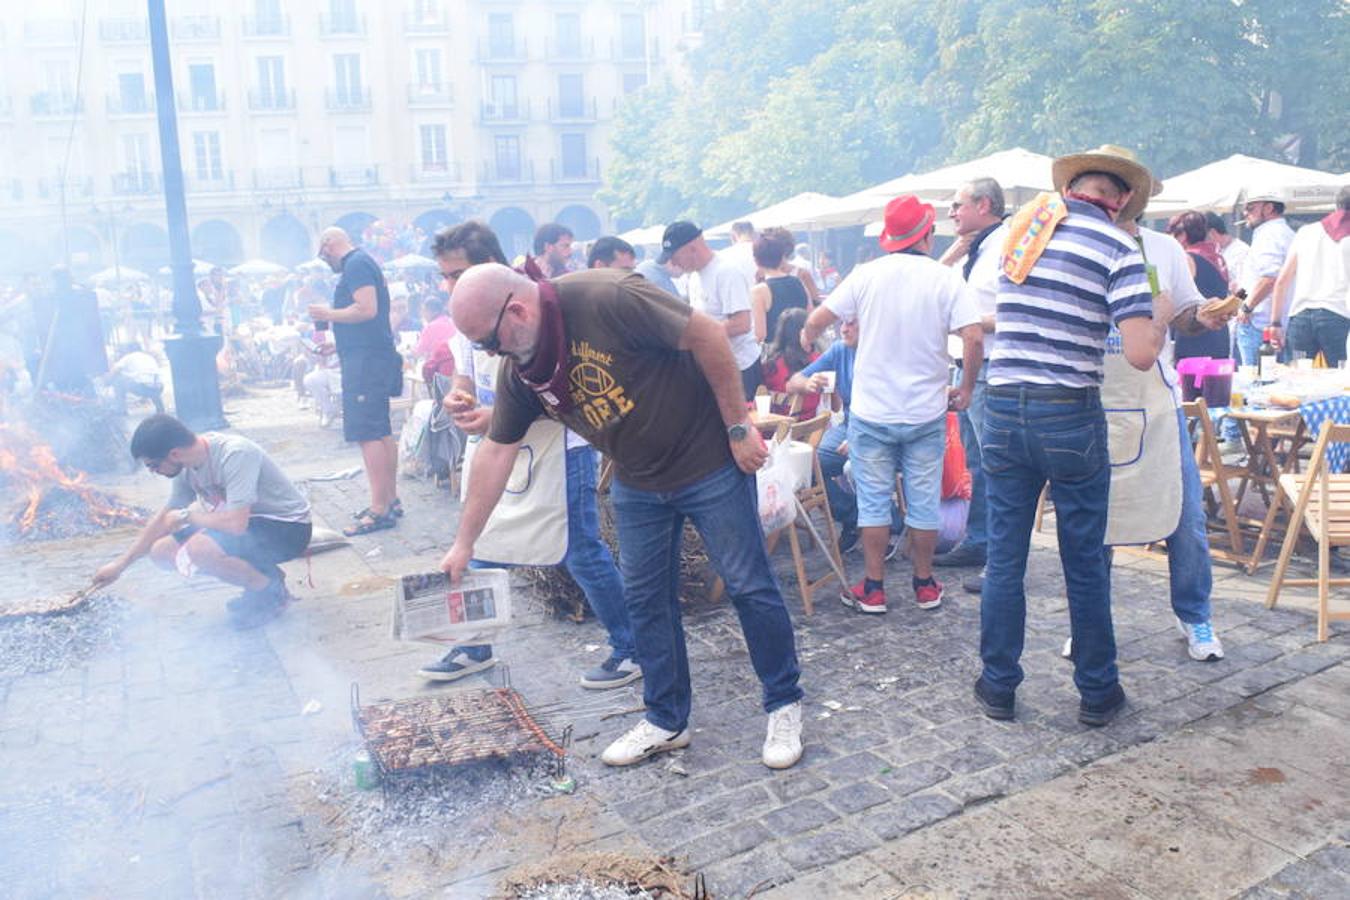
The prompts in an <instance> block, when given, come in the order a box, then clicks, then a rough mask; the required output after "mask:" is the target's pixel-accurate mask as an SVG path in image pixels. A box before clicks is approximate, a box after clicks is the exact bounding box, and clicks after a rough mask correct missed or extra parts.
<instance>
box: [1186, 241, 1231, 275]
mask: <svg viewBox="0 0 1350 900" xmlns="http://www.w3.org/2000/svg"><path fill="white" fill-rule="evenodd" d="M1186 252H1187V253H1190V254H1193V255H1195V256H1198V257H1200V258H1201V259H1203V260H1204V261H1205V262H1207V263H1209V264H1210V265H1211V266H1213V267H1214V268H1216V269H1218V270H1219V274H1220V275H1221V276H1222V277H1223V281H1224V284H1227V283H1228V281H1229V278H1228V264H1227V263H1226V262H1224V261H1223V255H1222V254H1220V253H1219V245H1218V244H1216V243H1214V242H1213V241H1200V242H1199V243H1196V244H1190V245H1189V246H1187V247H1186Z"/></svg>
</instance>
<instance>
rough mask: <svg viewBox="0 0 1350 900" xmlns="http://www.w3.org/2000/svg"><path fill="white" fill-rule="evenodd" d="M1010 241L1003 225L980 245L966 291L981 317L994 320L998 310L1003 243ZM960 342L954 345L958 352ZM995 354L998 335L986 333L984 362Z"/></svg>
mask: <svg viewBox="0 0 1350 900" xmlns="http://www.w3.org/2000/svg"><path fill="white" fill-rule="evenodd" d="M1007 237H1008V224H1007V223H1006V222H1005V223H1003V224H1002V225H1000V226H998V227H997V228H995V229H994V230H993V231H991V232H989V235H988V236H987V237H985V239H984V240H982V241H980V252H979V255H977V256H976V257H975V265H973V266H971V267H970V278H969V279H968V280H967V281H966V290H967V291H969V292H970V296H971V299H972V300H974V301H975V308H976V309H978V310H979V311H980V316H981V317H983V316H992V315H994V313H995V312H996V311H997V310H998V276H999V275H1000V274H1001V273H1002V271H1003V268H1002V266H1001V265H1000V263H1001V262H1002V258H1003V242H1004V240H1006V239H1007ZM959 344H960V342H959V341H958V342H956V343H953V344H952V347H953V348H955V347H956V346H958V345H959ZM993 352H994V333H993V332H992V331H986V332H985V333H984V358H985V359H988V358H989V355H990V354H991V353H993Z"/></svg>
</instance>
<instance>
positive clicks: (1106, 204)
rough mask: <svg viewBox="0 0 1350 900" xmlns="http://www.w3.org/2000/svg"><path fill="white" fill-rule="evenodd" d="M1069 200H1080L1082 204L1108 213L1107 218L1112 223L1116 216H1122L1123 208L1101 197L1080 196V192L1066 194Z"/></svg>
mask: <svg viewBox="0 0 1350 900" xmlns="http://www.w3.org/2000/svg"><path fill="white" fill-rule="evenodd" d="M1064 196H1065V198H1066V199H1068V200H1078V201H1079V202H1081V203H1091V204H1092V205H1093V206H1095V207H1097V208H1098V209H1100V210H1101V211H1102V212H1104V213H1106V217H1107V218H1108V219H1110V220H1111V221H1112V222H1114V221H1115V220H1116V216H1118V215H1120V209H1121V207H1120V206H1118V205H1116V204H1115V203H1112V202H1111V201H1109V200H1103V199H1102V198H1101V197H1089V196H1088V195H1087V194H1080V193H1079V192H1078V191H1068V192H1067V193H1065V194H1064Z"/></svg>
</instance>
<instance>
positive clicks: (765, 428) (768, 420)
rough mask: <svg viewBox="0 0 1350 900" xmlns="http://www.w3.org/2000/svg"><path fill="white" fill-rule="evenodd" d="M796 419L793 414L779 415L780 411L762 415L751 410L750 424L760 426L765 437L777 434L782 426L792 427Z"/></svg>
mask: <svg viewBox="0 0 1350 900" xmlns="http://www.w3.org/2000/svg"><path fill="white" fill-rule="evenodd" d="M796 421H797V420H796V419H794V418H793V417H792V416H784V415H779V414H778V413H765V414H764V415H760V414H759V413H758V412H757V411H756V410H753V409H752V410H750V424H751V425H754V426H755V427H756V428H758V429H759V430H760V433H762V434H763V435H764V436H765V437H768V436H769V435H771V434H776V433H777V432H778V430H779V429H780V428H790V427H792V425H793V424H795V423H796Z"/></svg>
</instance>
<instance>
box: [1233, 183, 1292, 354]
mask: <svg viewBox="0 0 1350 900" xmlns="http://www.w3.org/2000/svg"><path fill="white" fill-rule="evenodd" d="M1284 196H1285V195H1284V192H1283V191H1282V190H1278V189H1265V188H1257V189H1255V190H1248V191H1247V204H1246V206H1245V207H1244V215H1245V216H1246V218H1247V225H1248V226H1249V227H1250V228H1251V229H1252V249H1251V252H1250V253H1248V254H1247V258H1246V260H1244V261H1243V267H1242V273H1243V274H1242V287H1243V288H1244V289H1245V290H1246V291H1247V299H1246V300H1244V301H1243V302H1242V307H1241V308H1240V309H1239V311H1238V319H1237V321H1238V326H1237V345H1238V354H1239V356H1240V358H1241V361H1242V365H1244V366H1254V365H1256V361H1257V360H1256V356H1257V352H1258V351H1259V350H1260V348H1261V339H1262V334H1263V332H1264V331H1265V329H1266V327H1267V326H1268V325H1270V324H1271V319H1270V307H1271V304H1269V303H1267V302H1266V301H1267V300H1269V299H1270V294H1271V291H1272V290H1273V289H1274V288H1275V278H1276V276H1278V275H1279V274H1280V269H1281V268H1283V267H1284V259H1285V257H1286V256H1288V255H1289V245H1290V244H1292V243H1293V242H1294V229H1292V228H1290V227H1289V223H1288V222H1287V221H1285V218H1284ZM1274 324H1275V325H1280V324H1281V323H1280V322H1275V323H1274Z"/></svg>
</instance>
